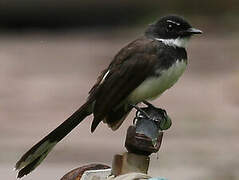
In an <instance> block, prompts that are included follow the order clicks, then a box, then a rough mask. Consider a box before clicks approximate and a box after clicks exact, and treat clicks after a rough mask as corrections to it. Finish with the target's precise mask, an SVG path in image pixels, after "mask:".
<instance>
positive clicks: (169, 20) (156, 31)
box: [145, 15, 202, 47]
mask: <svg viewBox="0 0 239 180" xmlns="http://www.w3.org/2000/svg"><path fill="white" fill-rule="evenodd" d="M201 33H202V31H201V30H199V29H196V28H193V27H192V26H191V25H190V24H189V23H188V22H187V21H186V20H185V19H184V18H182V17H180V16H177V15H169V16H164V17H162V18H160V19H159V20H158V21H156V22H155V23H153V24H150V25H149V27H148V28H147V30H146V32H145V34H146V36H147V37H149V38H153V39H155V40H160V41H162V42H164V43H165V44H168V45H175V46H179V47H185V46H186V43H187V41H188V40H189V38H190V37H191V36H192V35H194V34H201Z"/></svg>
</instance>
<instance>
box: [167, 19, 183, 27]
mask: <svg viewBox="0 0 239 180" xmlns="http://www.w3.org/2000/svg"><path fill="white" fill-rule="evenodd" d="M167 22H170V23H173V24H176V25H177V26H180V23H176V22H174V21H171V20H167Z"/></svg>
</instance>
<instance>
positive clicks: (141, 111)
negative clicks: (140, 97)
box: [130, 104, 151, 119]
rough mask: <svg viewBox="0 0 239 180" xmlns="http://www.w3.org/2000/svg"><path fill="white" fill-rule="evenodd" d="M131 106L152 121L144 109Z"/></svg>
mask: <svg viewBox="0 0 239 180" xmlns="http://www.w3.org/2000/svg"><path fill="white" fill-rule="evenodd" d="M130 106H132V107H133V108H135V109H136V110H137V111H138V112H140V113H142V114H143V115H144V116H145V117H147V118H148V119H151V118H150V116H149V115H148V114H147V113H146V112H145V111H144V110H143V109H142V108H140V107H138V106H137V105H134V104H131V105H130ZM136 114H138V113H137V112H136Z"/></svg>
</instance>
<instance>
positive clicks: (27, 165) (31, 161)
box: [15, 101, 92, 178]
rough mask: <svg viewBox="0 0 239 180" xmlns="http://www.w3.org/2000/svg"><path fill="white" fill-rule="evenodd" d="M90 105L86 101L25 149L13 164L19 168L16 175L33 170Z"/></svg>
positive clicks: (75, 124) (78, 121) (86, 111)
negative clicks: (30, 146)
mask: <svg viewBox="0 0 239 180" xmlns="http://www.w3.org/2000/svg"><path fill="white" fill-rule="evenodd" d="M91 106H92V103H91V102H89V101H87V102H86V103H85V104H83V105H82V106H81V107H80V108H79V109H78V110H77V111H76V112H75V113H74V114H72V115H71V116H70V117H69V118H68V119H67V120H65V121H64V122H63V123H62V124H60V125H59V126H58V127H57V128H56V129H54V130H53V131H52V132H50V133H49V134H48V135H47V136H46V137H44V138H43V139H42V140H40V141H39V142H38V143H37V144H35V145H34V146H33V147H32V148H31V149H30V150H29V151H27V152H26V153H25V154H24V155H23V156H22V157H21V159H20V160H19V161H18V162H17V163H16V165H15V169H16V170H19V172H18V176H17V177H18V178H21V177H23V176H24V175H27V174H29V173H30V172H31V171H33V170H34V169H35V168H36V167H37V166H38V165H39V164H40V163H41V162H42V161H43V160H44V159H45V157H46V156H47V154H48V153H49V152H50V151H51V150H52V148H53V147H54V146H55V145H56V144H57V143H58V142H59V141H61V140H62V139H63V138H64V137H65V136H66V135H67V134H68V133H69V132H71V130H72V129H74V128H75V127H76V126H77V125H78V124H79V123H80V122H81V121H82V120H84V119H85V117H87V116H88V115H90V114H91V113H92V109H91V108H92V107H91Z"/></svg>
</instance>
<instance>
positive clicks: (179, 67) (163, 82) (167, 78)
mask: <svg viewBox="0 0 239 180" xmlns="http://www.w3.org/2000/svg"><path fill="white" fill-rule="evenodd" d="M186 66H187V64H186V63H185V61H176V63H174V64H173V65H172V66H171V67H170V68H169V69H167V70H163V71H161V72H160V74H161V75H159V76H158V77H152V78H148V79H146V80H145V81H144V82H143V83H142V84H141V85H140V86H139V87H137V88H136V89H135V90H134V91H133V92H132V93H131V94H130V95H129V97H128V98H127V100H129V102H131V103H138V102H141V101H143V100H147V99H154V98H156V97H158V96H159V95H161V94H162V93H163V92H164V91H165V90H167V89H168V88H170V87H172V86H173V85H174V84H175V83H176V82H177V80H178V78H179V77H180V76H181V75H182V74H183V72H184V71H185V68H186Z"/></svg>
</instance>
